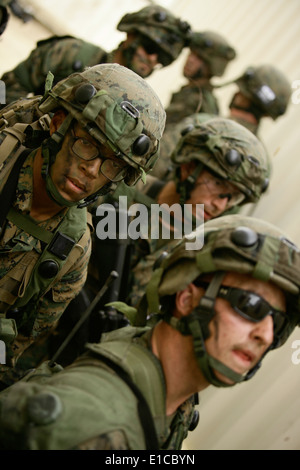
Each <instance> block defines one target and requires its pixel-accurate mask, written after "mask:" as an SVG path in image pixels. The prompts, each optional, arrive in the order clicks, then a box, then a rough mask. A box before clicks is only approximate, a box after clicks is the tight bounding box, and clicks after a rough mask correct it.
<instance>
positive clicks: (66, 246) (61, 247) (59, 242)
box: [47, 232, 76, 260]
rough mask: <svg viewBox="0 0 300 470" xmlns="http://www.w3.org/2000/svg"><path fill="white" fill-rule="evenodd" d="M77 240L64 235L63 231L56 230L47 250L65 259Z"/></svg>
mask: <svg viewBox="0 0 300 470" xmlns="http://www.w3.org/2000/svg"><path fill="white" fill-rule="evenodd" d="M75 243H76V242H75V240H73V239H72V238H70V237H68V236H67V235H64V234H63V233H61V232H56V234H55V235H54V237H53V238H52V240H51V242H50V244H49V246H48V248H47V250H48V251H50V253H53V254H54V255H55V256H57V257H58V258H60V259H62V260H65V259H66V258H67V256H68V255H69V253H70V251H71V250H72V248H73V246H74V245H75Z"/></svg>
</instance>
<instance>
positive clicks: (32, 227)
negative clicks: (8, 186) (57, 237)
mask: <svg viewBox="0 0 300 470" xmlns="http://www.w3.org/2000/svg"><path fill="white" fill-rule="evenodd" d="M6 217H7V219H8V220H10V222H12V223H13V224H14V225H16V226H17V227H19V228H21V229H22V230H24V232H26V233H29V234H30V235H33V236H34V237H35V238H37V239H38V240H41V241H42V242H44V243H47V244H48V243H50V241H51V240H52V237H53V233H52V232H49V230H45V229H44V228H42V227H39V225H37V224H36V223H35V222H34V220H33V219H31V218H30V217H28V216H26V215H24V214H22V213H21V212H18V211H17V210H16V209H14V208H13V207H11V208H10V209H9V211H8V214H7V216H6Z"/></svg>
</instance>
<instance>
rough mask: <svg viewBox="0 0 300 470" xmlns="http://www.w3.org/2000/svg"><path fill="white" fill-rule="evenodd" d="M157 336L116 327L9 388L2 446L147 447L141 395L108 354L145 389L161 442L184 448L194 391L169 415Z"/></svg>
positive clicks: (3, 401) (2, 399)
mask: <svg viewBox="0 0 300 470" xmlns="http://www.w3.org/2000/svg"><path fill="white" fill-rule="evenodd" d="M150 338H151V329H149V328H148V327H146V328H132V327H126V328H122V329H120V330H116V331H114V332H112V333H109V334H107V335H106V336H105V339H104V340H103V341H102V342H101V343H99V344H89V345H88V352H87V354H85V355H83V356H82V357H81V358H79V359H78V360H77V361H75V362H74V364H72V365H71V366H69V367H67V368H66V369H64V370H61V371H58V372H56V371H55V370H54V371H51V370H50V368H49V367H47V364H43V365H42V366H41V368H40V370H38V369H37V370H36V371H35V372H31V373H29V374H28V376H26V377H24V379H22V380H21V381H20V382H19V383H17V384H14V385H13V386H12V387H10V388H9V389H7V390H4V391H3V392H2V393H0V408H1V411H2V412H1V417H0V424H1V426H0V448H1V449H2V450H3V449H6V450H9V449H12V448H13V449H19V450H23V449H29V450H75V449H76V450H85V449H90V450H125V449H131V450H144V449H146V444H145V437H144V436H145V435H144V430H143V426H142V424H143V423H141V421H140V417H139V413H138V406H137V398H136V395H135V394H134V393H133V392H132V390H131V388H130V387H129V386H127V384H126V383H125V382H124V381H123V379H121V378H120V377H119V375H118V371H117V370H116V371H115V370H114V368H113V369H112V368H111V367H110V366H109V365H107V363H106V361H104V362H103V359H104V358H106V359H110V360H111V361H112V362H113V363H115V364H116V365H118V367H120V368H121V369H123V370H124V371H125V372H126V373H127V374H129V376H130V377H131V380H133V382H134V383H135V385H136V386H137V387H138V388H139V389H140V391H141V392H142V394H143V396H144V398H145V400H146V401H147V403H148V406H149V408H150V410H151V415H152V417H153V422H154V425H155V429H156V434H157V437H158V445H159V449H170V450H178V449H180V448H181V446H182V441H183V440H184V439H185V438H186V436H187V432H188V428H189V426H190V423H191V420H192V416H193V409H194V402H193V398H191V399H189V400H187V401H186V402H184V403H183V404H182V405H181V406H180V407H179V408H178V410H177V411H176V412H175V413H173V414H172V415H171V416H166V414H165V406H166V403H165V393H166V392H165V383H164V378H163V372H162V368H161V364H160V362H159V361H158V360H157V358H156V357H155V356H154V355H153V354H152V352H151V350H150ZM102 357H103V359H102ZM133 358H134V360H133ZM79 404H80V406H79ZM124 405H125V406H124ZM29 428H30V429H32V430H33V432H31V431H29Z"/></svg>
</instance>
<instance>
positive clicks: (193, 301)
mask: <svg viewBox="0 0 300 470" xmlns="http://www.w3.org/2000/svg"><path fill="white" fill-rule="evenodd" d="M199 300H200V295H199V289H198V288H197V287H196V286H195V285H194V284H189V285H188V286H187V287H186V288H185V289H183V290H181V291H179V292H177V293H176V297H175V309H174V316H175V317H177V318H181V317H184V316H186V315H189V314H190V313H191V312H192V311H193V309H194V308H195V306H196V305H198V302H199Z"/></svg>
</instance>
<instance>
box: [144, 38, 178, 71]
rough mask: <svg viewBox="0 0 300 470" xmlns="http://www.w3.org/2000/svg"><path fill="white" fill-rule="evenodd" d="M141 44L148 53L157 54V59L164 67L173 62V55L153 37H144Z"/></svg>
mask: <svg viewBox="0 0 300 470" xmlns="http://www.w3.org/2000/svg"><path fill="white" fill-rule="evenodd" d="M140 44H141V46H142V48H143V49H144V50H145V52H146V53H147V54H148V55H151V54H157V61H158V62H159V63H160V64H162V65H163V66H164V67H166V66H167V65H170V64H171V63H172V62H173V59H172V57H171V56H170V55H169V54H168V53H167V52H165V51H164V50H163V49H162V48H161V47H160V46H158V45H157V44H156V43H155V42H154V41H152V40H151V39H149V38H147V37H142V38H141V40H140Z"/></svg>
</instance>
